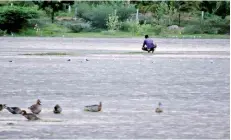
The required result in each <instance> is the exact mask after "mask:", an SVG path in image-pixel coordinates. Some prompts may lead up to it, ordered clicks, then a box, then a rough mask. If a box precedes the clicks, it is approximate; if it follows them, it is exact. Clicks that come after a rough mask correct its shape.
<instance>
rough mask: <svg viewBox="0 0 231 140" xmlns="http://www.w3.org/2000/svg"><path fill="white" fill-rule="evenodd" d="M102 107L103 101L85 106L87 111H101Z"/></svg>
mask: <svg viewBox="0 0 231 140" xmlns="http://www.w3.org/2000/svg"><path fill="white" fill-rule="evenodd" d="M101 109H102V102H99V105H88V106H85V107H84V110H85V111H89V112H99V111H101Z"/></svg>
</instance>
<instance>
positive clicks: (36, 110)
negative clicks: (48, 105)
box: [0, 99, 102, 120]
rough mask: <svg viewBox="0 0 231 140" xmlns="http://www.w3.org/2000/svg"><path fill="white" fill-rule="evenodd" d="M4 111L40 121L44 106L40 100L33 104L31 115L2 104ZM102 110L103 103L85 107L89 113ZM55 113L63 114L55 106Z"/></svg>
mask: <svg viewBox="0 0 231 140" xmlns="http://www.w3.org/2000/svg"><path fill="white" fill-rule="evenodd" d="M3 109H6V110H8V111H9V112H10V113H12V114H21V115H22V116H24V117H25V118H26V119H27V120H40V118H39V117H37V116H36V115H38V114H39V113H40V112H41V111H42V104H41V101H40V100H39V99H38V100H37V102H36V104H33V105H32V106H30V107H28V109H29V110H30V111H31V113H27V112H26V111H25V110H21V108H19V107H9V106H7V105H6V104H0V111H2V110H3ZM101 109H102V102H100V103H99V105H88V106H85V107H84V110H85V111H89V112H99V111H101ZM53 112H54V113H55V114H60V113H61V112H62V108H61V106H60V105H58V104H57V105H55V107H54V109H53Z"/></svg>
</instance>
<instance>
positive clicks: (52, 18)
mask: <svg viewBox="0 0 231 140" xmlns="http://www.w3.org/2000/svg"><path fill="white" fill-rule="evenodd" d="M54 16H55V12H54V9H52V11H51V22H52V23H54Z"/></svg>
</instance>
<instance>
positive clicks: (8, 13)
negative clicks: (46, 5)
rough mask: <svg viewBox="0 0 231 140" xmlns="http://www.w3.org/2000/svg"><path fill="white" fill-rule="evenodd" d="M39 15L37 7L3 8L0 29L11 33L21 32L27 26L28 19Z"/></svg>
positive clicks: (0, 16) (0, 15) (0, 11)
mask: <svg viewBox="0 0 231 140" xmlns="http://www.w3.org/2000/svg"><path fill="white" fill-rule="evenodd" d="M38 15H39V13H38V10H37V9H36V8H35V7H18V6H3V7H1V8H0V29H2V30H7V32H8V33H10V32H19V31H20V29H22V28H23V27H24V26H26V25H27V23H28V19H32V18H37V17H38Z"/></svg>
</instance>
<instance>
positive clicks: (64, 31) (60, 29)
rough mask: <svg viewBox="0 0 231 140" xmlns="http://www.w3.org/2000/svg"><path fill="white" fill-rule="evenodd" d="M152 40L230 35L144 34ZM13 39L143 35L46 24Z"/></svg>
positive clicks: (22, 31) (211, 37) (23, 31)
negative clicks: (89, 30)
mask: <svg viewBox="0 0 231 140" xmlns="http://www.w3.org/2000/svg"><path fill="white" fill-rule="evenodd" d="M146 34H148V35H149V36H151V37H153V38H182V39H184V38H197V39H198V38H199V39H200V38H201V39H229V38H230V35H225V34H223V35H220V34H179V33H168V32H167V33H162V34H160V35H156V34H155V33H154V32H148V33H146ZM6 36H14V37H89V38H133V37H144V34H135V33H132V32H124V31H115V32H110V31H105V30H104V31H102V30H101V31H97V32H96V31H95V32H79V33H73V32H71V30H70V29H68V28H66V27H64V26H61V25H57V24H48V25H46V26H44V27H43V28H41V29H39V31H37V30H35V29H34V28H27V29H23V30H21V32H20V33H17V34H14V33H13V34H12V35H6Z"/></svg>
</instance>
